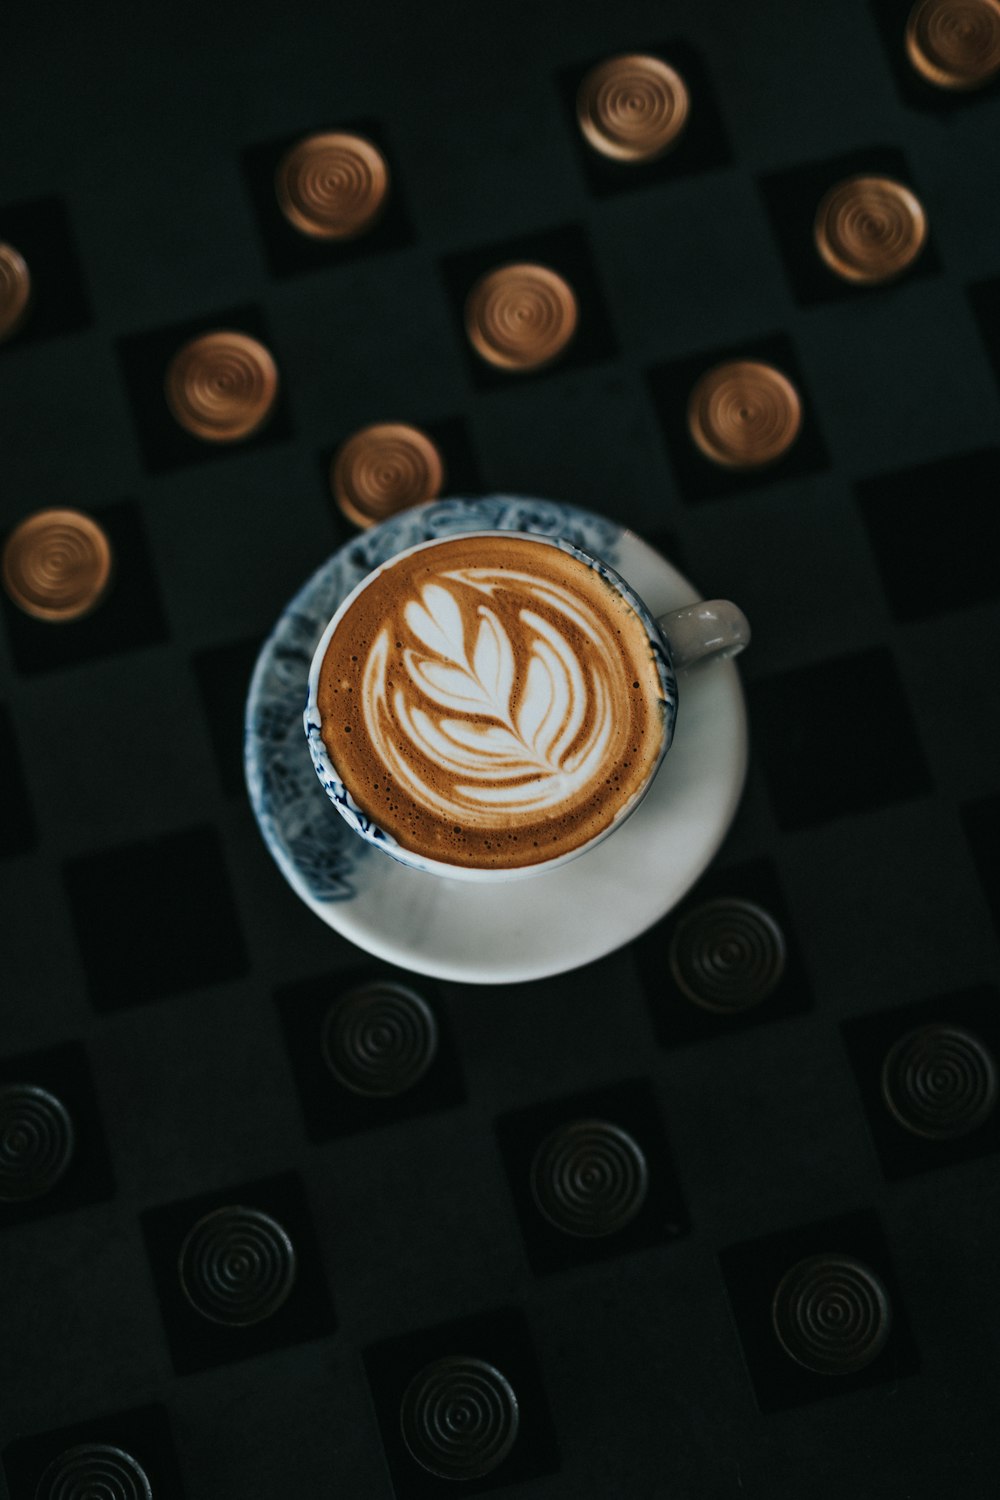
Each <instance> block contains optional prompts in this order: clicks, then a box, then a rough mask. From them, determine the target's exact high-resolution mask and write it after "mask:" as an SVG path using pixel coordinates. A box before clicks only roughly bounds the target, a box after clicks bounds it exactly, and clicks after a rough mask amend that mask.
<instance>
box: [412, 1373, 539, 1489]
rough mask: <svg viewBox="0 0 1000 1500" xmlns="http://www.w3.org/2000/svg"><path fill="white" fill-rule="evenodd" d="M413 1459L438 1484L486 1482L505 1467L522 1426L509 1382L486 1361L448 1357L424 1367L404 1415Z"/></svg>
mask: <svg viewBox="0 0 1000 1500" xmlns="http://www.w3.org/2000/svg"><path fill="white" fill-rule="evenodd" d="M399 1420H400V1429H401V1432H402V1437H403V1442H404V1443H405V1444H406V1447H407V1450H408V1452H409V1454H410V1457H411V1458H413V1459H414V1460H415V1462H416V1463H418V1464H419V1465H420V1467H421V1468H422V1469H426V1470H427V1472H428V1473H430V1474H434V1475H436V1476H437V1477H438V1478H439V1479H449V1480H463V1479H465V1480H469V1479H481V1478H483V1477H484V1476H485V1475H486V1474H491V1473H492V1472H493V1470H494V1469H496V1468H498V1467H499V1466H500V1464H502V1463H503V1461H504V1459H505V1458H506V1457H507V1454H508V1453H509V1452H510V1450H511V1448H513V1446H514V1442H515V1439H516V1438H517V1432H518V1426H519V1422H520V1409H519V1407H518V1401H517V1396H516V1395H515V1393H514V1390H513V1387H512V1386H511V1384H510V1382H509V1380H508V1379H507V1377H506V1376H505V1375H504V1374H503V1373H502V1372H501V1371H500V1370H498V1369H497V1368H496V1367H495V1366H494V1365H491V1364H487V1362H486V1361H485V1360H484V1359H476V1358H473V1357H471V1356H468V1355H457V1354H456V1355H447V1356H445V1358H443V1359H436V1360H434V1361H433V1363H432V1364H429V1365H425V1366H424V1368H423V1369H422V1370H419V1371H418V1372H417V1374H416V1375H414V1377H413V1379H412V1380H411V1381H410V1383H409V1385H408V1386H407V1388H406V1390H405V1391H404V1393H403V1400H402V1403H401V1406H400V1413H399Z"/></svg>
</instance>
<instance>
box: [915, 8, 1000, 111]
mask: <svg viewBox="0 0 1000 1500" xmlns="http://www.w3.org/2000/svg"><path fill="white" fill-rule="evenodd" d="M903 44H904V46H905V48H906V56H907V59H908V61H909V63H910V66H911V67H912V68H913V69H914V70H915V71H916V72H917V73H919V74H920V76H921V78H923V79H924V80H925V81H926V82H927V83H930V84H932V85H933V86H934V87H935V88H938V89H951V90H954V91H960V90H968V89H979V88H982V87H983V86H984V85H985V84H987V83H990V82H991V81H992V80H993V79H994V78H996V76H997V74H998V73H1000V3H998V0H917V4H916V5H914V7H913V9H912V10H911V11H910V14H909V17H908V19H907V22H906V29H905V31H904V33H903Z"/></svg>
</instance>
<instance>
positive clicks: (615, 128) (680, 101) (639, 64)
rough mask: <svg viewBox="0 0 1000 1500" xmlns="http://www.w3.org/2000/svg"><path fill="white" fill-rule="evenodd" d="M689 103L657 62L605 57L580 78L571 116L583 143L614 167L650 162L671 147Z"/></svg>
mask: <svg viewBox="0 0 1000 1500" xmlns="http://www.w3.org/2000/svg"><path fill="white" fill-rule="evenodd" d="M689 110H690V98H689V95H688V91H687V86H686V84H685V82H684V80H683V78H682V77H681V75H680V74H679V73H677V72H676V71H675V70H674V69H673V68H672V67H670V65H669V64H668V63H665V62H664V61H663V59H662V58H660V57H649V56H646V55H644V54H642V53H629V54H627V55H626V56H624V57H609V58H608V59H607V61H606V62H602V63H598V64H597V66H596V67H594V68H591V69H590V71H589V73H587V74H585V76H584V77H583V79H582V80H581V82H580V87H579V89H578V90H577V95H576V117H577V121H578V123H579V126H580V129H581V131H582V132H583V136H584V139H585V140H586V142H587V144H588V145H589V146H591V147H592V148H593V149H594V150H595V151H597V152H599V153H600V154H601V155H602V156H607V157H610V158H611V159H612V160H613V161H619V162H646V161H655V160H656V159H657V157H660V156H663V155H664V153H665V152H667V151H669V150H670V149H671V148H672V147H673V146H675V145H676V144H677V141H678V140H679V138H680V136H681V133H682V131H683V130H684V126H685V125H686V124H687V118H688V112H689Z"/></svg>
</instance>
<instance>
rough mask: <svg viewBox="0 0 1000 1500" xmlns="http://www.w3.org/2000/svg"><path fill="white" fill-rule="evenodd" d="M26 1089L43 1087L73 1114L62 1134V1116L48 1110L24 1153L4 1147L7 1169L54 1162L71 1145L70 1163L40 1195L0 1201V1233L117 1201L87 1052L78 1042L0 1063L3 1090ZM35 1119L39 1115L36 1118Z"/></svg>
mask: <svg viewBox="0 0 1000 1500" xmlns="http://www.w3.org/2000/svg"><path fill="white" fill-rule="evenodd" d="M10 1085H15V1086H17V1085H21V1086H24V1085H27V1086H29V1087H31V1088H36V1089H43V1090H44V1091H45V1093H46V1094H47V1095H49V1096H51V1098H52V1099H54V1100H55V1101H57V1104H58V1105H61V1106H62V1108H63V1110H64V1111H65V1113H66V1115H68V1116H69V1129H68V1131H67V1132H66V1133H65V1136H63V1135H62V1133H61V1130H60V1123H59V1120H60V1112H59V1111H58V1110H57V1111H56V1115H55V1118H54V1119H53V1117H52V1115H51V1114H50V1113H49V1110H48V1107H46V1111H45V1114H44V1115H43V1116H42V1122H43V1123H42V1124H40V1125H39V1128H38V1129H36V1130H34V1131H33V1137H34V1139H33V1141H27V1142H26V1143H25V1147H24V1154H23V1155H22V1153H21V1152H20V1151H19V1150H18V1148H17V1146H16V1145H15V1144H14V1143H13V1142H7V1143H5V1147H4V1150H5V1155H6V1158H7V1162H8V1165H13V1163H14V1162H15V1161H16V1160H20V1161H21V1162H22V1163H25V1164H27V1163H28V1162H30V1161H31V1159H32V1158H34V1159H35V1160H37V1161H39V1162H43V1161H45V1160H51V1159H52V1153H53V1151H55V1150H59V1151H61V1150H62V1146H63V1144H64V1143H66V1144H68V1147H69V1150H68V1162H67V1165H66V1167H65V1170H64V1171H63V1172H62V1175H61V1176H60V1177H59V1179H58V1181H56V1182H55V1183H54V1184H53V1186H52V1187H51V1188H49V1190H48V1191H47V1192H45V1193H43V1194H40V1195H39V1196H38V1197H34V1198H25V1199H22V1200H20V1201H13V1202H12V1201H7V1202H0V1229H3V1228H6V1227H7V1226H8V1225H14V1224H22V1223H25V1222H27V1221H28V1220H29V1219H39V1218H43V1217H47V1216H48V1215H49V1214H58V1213H68V1212H70V1211H71V1210H73V1209H77V1208H83V1207H84V1206H85V1205H87V1204H90V1203H102V1202H104V1201H106V1200H107V1199H109V1198H113V1197H114V1192H115V1182H114V1176H113V1173H112V1168H111V1157H110V1154H109V1152H108V1145H107V1139H106V1137H105V1134H104V1126H103V1124H102V1121H101V1114H100V1110H99V1108H98V1103H97V1095H96V1093H95V1091H94V1083H93V1078H92V1076H91V1071H90V1063H89V1061H88V1058H87V1054H86V1052H85V1051H84V1048H83V1046H82V1044H81V1043H80V1042H64V1043H62V1044H61V1045H59V1046H56V1047H46V1048H43V1049H42V1050H41V1051H37V1052H27V1053H22V1054H21V1055H20V1056H18V1057H4V1058H2V1059H0V1089H3V1088H4V1087H9V1086H10ZM36 1118H37V1116H36Z"/></svg>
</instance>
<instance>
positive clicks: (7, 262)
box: [0, 242, 31, 344]
mask: <svg viewBox="0 0 1000 1500" xmlns="http://www.w3.org/2000/svg"><path fill="white" fill-rule="evenodd" d="M30 301H31V272H30V271H29V270H28V262H27V261H26V260H25V258H24V256H23V255H22V254H21V252H20V250H15V248H14V246H13V245H8V244H4V243H2V242H0V344H2V343H3V342H4V340H5V339H9V338H13V336H14V334H15V333H16V332H17V330H18V329H19V328H20V326H21V324H22V323H23V322H24V317H25V314H26V313H27V311H28V304H29V302H30Z"/></svg>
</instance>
